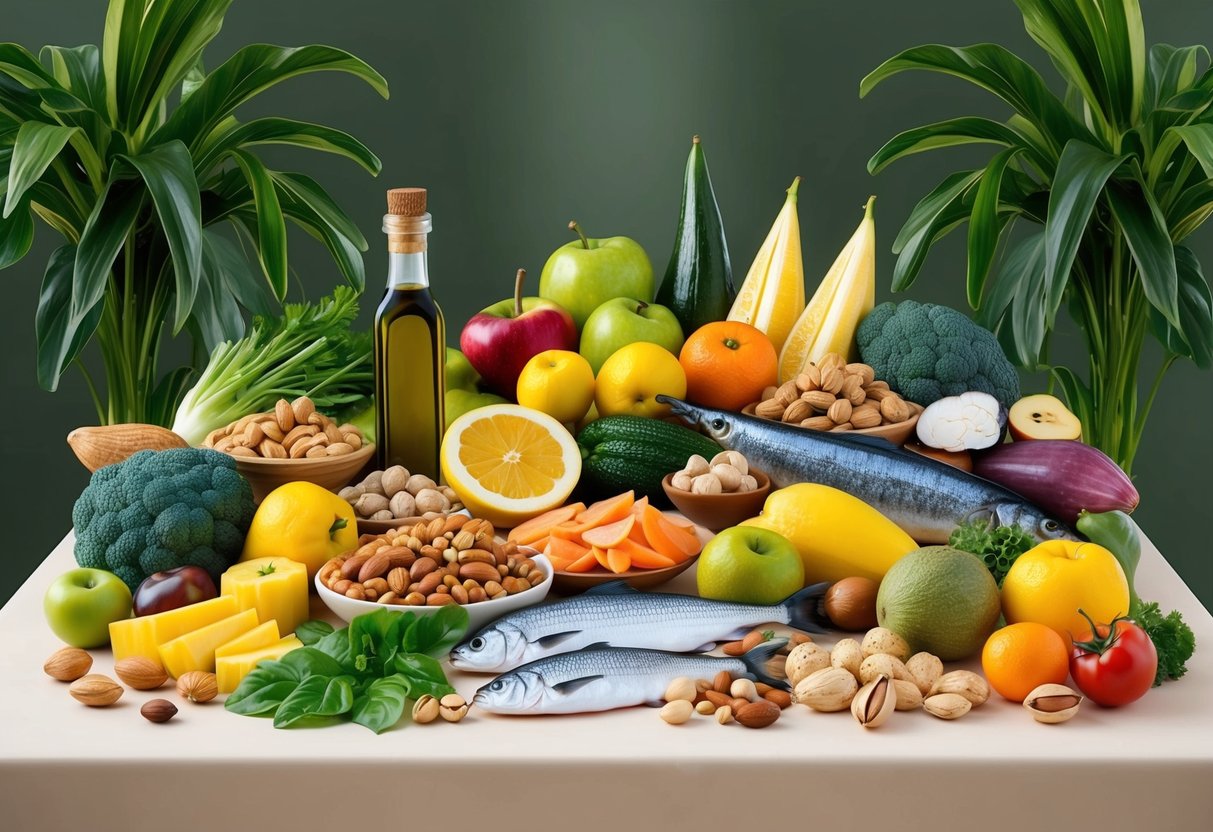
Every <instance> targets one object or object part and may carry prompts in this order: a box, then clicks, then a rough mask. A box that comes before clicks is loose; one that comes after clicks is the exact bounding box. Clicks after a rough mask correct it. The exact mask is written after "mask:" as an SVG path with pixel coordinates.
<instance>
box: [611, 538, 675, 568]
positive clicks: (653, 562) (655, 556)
mask: <svg viewBox="0 0 1213 832" xmlns="http://www.w3.org/2000/svg"><path fill="white" fill-rule="evenodd" d="M619 551H621V552H624V553H625V554H626V555H627V556H628V559H629V560H630V561H631V564H632V566H633V567H634V568H636V569H665V568H666V567H669V566H677V565H678V563H679V562H680V561H676V560H674V559H673V558H669V557H666V556H665V555H663V554H661V553H660V552H658V551H655V550H654V549H651V548H650V547H648V546H644V545H641V544H640V543H637V542H636V541H634V540H632V539H631V538H628V539H627V540H625V541H623V542H622V543H620V544H619Z"/></svg>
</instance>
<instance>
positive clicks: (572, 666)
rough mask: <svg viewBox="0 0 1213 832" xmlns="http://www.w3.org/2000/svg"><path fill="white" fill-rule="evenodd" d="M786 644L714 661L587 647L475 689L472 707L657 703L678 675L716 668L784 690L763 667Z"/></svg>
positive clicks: (703, 675) (562, 710) (548, 709)
mask: <svg viewBox="0 0 1213 832" xmlns="http://www.w3.org/2000/svg"><path fill="white" fill-rule="evenodd" d="M786 643H787V640H786V639H782V638H777V639H772V640H771V641H767V642H763V643H762V644H760V645H758V646H757V647H755V648H754V649H753V650H751V651H749V652H748V653H746V654H745V655H744V656H740V657H738V658H715V657H712V656H694V655H686V654H683V653H669V652H666V651H664V650H640V649H636V648H631V647H590V648H587V649H585V650H578V651H576V652H573V653H561V654H560V655H557V656H549V657H547V658H546V659H539V660H538V661H534V662H531V663H529V664H525V665H523V666H522V667H520V668H518V669H516V670H511V671H510V672H509V673H505V674H502V675H501V676H498V677H497V678H496V679H494V680H493V681H491V682H489V683H488V684H487V685H485V686H484V687H482V688H481V689H480V690H478V691H476V696H475V698H474V699H473V700H472V702H473V704H474V705H476V706H477V707H479V708H482V709H484V710H486V711H489V712H490V713H497V714H535V715H538V714H575V713H588V712H591V711H609V710H611V709H613V708H628V707H631V706H633V705H645V704H649V705H656V704H658V703H660V702H661V700H662V697H663V696H664V695H665V690H666V688H667V687H668V686H669V684H670V682H672V681H673V680H674V679H677V678H678V677H679V676H686V677H688V678H691V679H711V678H713V677H715V675H716V674H717V673H719V672H720V671H721V670H727V671H729V673H730V674H732V676H733V677H734V678H747V679H751V680H754V681H757V682H765V683H766V684H768V685H771V686H772V687H777V688H780V689H781V690H786V689H787V683H786V682H782V681H780V680H778V679H775V678H773V677H771V676H769V675H767V673H766V671H765V670H763V664H764V663H765V662H766V661H767V659H769V658H771V656H773V655H775V653H776V652H777V651H778V650H779V649H780V648H781V647H783V646H784V645H785V644H786Z"/></svg>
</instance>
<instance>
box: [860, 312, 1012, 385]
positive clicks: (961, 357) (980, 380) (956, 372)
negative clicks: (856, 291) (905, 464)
mask: <svg viewBox="0 0 1213 832" xmlns="http://www.w3.org/2000/svg"><path fill="white" fill-rule="evenodd" d="M856 339H857V340H858V342H859V354H860V356H861V358H862V359H863V362H864V363H865V364H870V365H871V367H872V369H873V370H874V371H875V372H876V377H877V378H880V379H884V380H885V381H887V382H888V383H889V387H891V388H892V389H893V390H896V391H897V392H898V393H900V394H901V395H902V396H904V397H905V398H906V399H909V400H910V401H912V402H917V403H918V404H921V405H924V406H925V405H929V404H931V403H932V402H935V401H938V400H939V399H942V398H944V397H946V396H958V395H960V394H961V393H964V392H966V391H969V390H978V391H980V392H982V393H989V394H990V395H991V396H993V397H994V398H996V399H998V401H1000V402H1002V405H1003V407H1010V406H1011V405H1012V404H1013V403H1014V402H1015V400H1016V399H1018V398H1019V374H1018V373H1016V372H1015V368H1014V367H1013V366H1012V365H1011V362H1010V361H1008V360H1007V357H1006V355H1005V354H1004V353H1003V351H1002V347H1001V346H1000V345H999V343H998V339H997V338H995V337H994V335H993V334H992V333H991V332H990V331H989V330H986V329H983V328H982V327H980V326H978V325H977V324H975V323H974V322H973V321H972V320H970V319H969V318H968V316H966V315H964V314H962V313H960V312H957V311H956V310H955V309H951V308H949V307H947V306H938V305H936V304H934V303H917V302H916V301H912V300H905V301H902V302H901V303H882V304H881V305H880V306H877V307H876V308H875V309H873V310H872V312H871V313H870V314H869V315H868V316H867V317H866V318H864V319H863V322H862V323H860V325H859V329H858V331H857V332H856Z"/></svg>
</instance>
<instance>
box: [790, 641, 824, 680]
mask: <svg viewBox="0 0 1213 832" xmlns="http://www.w3.org/2000/svg"><path fill="white" fill-rule="evenodd" d="M829 666H830V654H829V653H827V652H826V651H825V650H823V649H821V647H820V646H818V645H816V644H814V643H813V642H811V641H806V642H805V643H804V644H798V645H796V646H795V647H794V648H792V652H791V653H789V654H788V659H787V662H786V663H785V664H784V672H785V673H786V674H787V676H788V683H789V684H791V685H792V686H793V687H795V686H796V685H798V684H800V681H801V680H802V679H805V678H807V677H808V676H809V674H811V673H814V672H816V671H818V670H821V669H822V668H826V667H829Z"/></svg>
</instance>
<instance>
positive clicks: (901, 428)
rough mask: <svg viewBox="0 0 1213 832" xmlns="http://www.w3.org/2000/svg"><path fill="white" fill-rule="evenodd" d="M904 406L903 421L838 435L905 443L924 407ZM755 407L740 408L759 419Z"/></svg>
mask: <svg viewBox="0 0 1213 832" xmlns="http://www.w3.org/2000/svg"><path fill="white" fill-rule="evenodd" d="M906 406H907V407H909V408H910V418H908V419H905V420H904V421H901V422H897V423H895V424H892V425H877V426H876V427H874V428H857V429H855V430H845V431H841V432H840V433H839V434H838V435H839V436H875V437H877V438H878V439H884V440H887V441H889V442H892V443H893V444H894V445H904V444H905V443H906V441H907V440H908V439H909V438H910V437H911V436H913V435H914V428H915V427H916V426H917V425H918V417H919V416H921V415H922V412H923V411H924V410H926V408H925V407H923V406H922V405H920V404H915V403H914V402H910V401H907V402H906ZM755 407H757V403H755V404H747V405H746V406H745V408H744V409H742V411H741V412H742V413H744V414H745V415H747V416H754V418H756V419H761V418H762V417H761V416H757V415H756V414H755V413H754V408H755ZM763 421H767V422H770V421H775V420H773V419H764V420H763ZM792 427H794V428H800V429H801V430H812V428H806V427H803V426H801V425H792Z"/></svg>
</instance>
